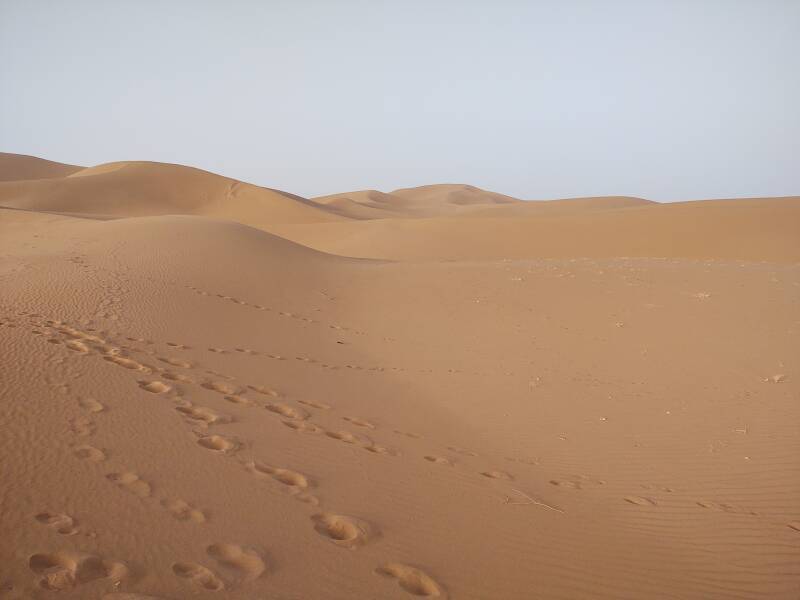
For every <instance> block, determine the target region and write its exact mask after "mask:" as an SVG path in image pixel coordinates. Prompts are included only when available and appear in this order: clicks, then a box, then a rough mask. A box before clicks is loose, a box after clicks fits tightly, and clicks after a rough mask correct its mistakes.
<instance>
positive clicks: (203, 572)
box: [172, 562, 225, 592]
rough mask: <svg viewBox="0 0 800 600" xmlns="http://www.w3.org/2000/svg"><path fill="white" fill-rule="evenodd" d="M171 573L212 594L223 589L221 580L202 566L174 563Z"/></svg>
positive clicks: (223, 585) (189, 563)
mask: <svg viewBox="0 0 800 600" xmlns="http://www.w3.org/2000/svg"><path fill="white" fill-rule="evenodd" d="M172 572H173V573H175V575H177V576H178V577H180V578H181V579H186V580H188V581H191V582H192V583H194V584H195V585H198V586H200V587H201V588H204V589H206V590H211V591H212V592H216V591H219V590H221V589H224V588H225V584H224V583H223V582H222V580H221V579H220V578H219V577H217V576H216V575H215V574H214V572H213V571H212V570H211V569H207V568H206V567H204V566H203V565H198V564H196V563H191V562H176V563H175V564H173V565H172Z"/></svg>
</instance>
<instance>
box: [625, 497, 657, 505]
mask: <svg viewBox="0 0 800 600" xmlns="http://www.w3.org/2000/svg"><path fill="white" fill-rule="evenodd" d="M623 500H625V502H629V503H630V504H635V505H636V506H658V503H657V502H656V501H655V500H653V499H652V498H645V497H644V496H625V497H624V498H623Z"/></svg>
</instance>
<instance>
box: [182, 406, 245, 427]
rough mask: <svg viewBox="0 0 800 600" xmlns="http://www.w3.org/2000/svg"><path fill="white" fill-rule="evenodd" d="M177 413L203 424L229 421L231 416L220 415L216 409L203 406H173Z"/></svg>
mask: <svg viewBox="0 0 800 600" xmlns="http://www.w3.org/2000/svg"><path fill="white" fill-rule="evenodd" d="M175 410H177V411H178V412H179V413H181V414H182V415H183V416H184V417H186V418H187V419H188V420H189V421H194V422H199V423H202V424H205V425H216V424H223V423H230V422H231V421H232V419H231V417H229V416H228V415H221V414H219V413H218V412H217V411H215V410H214V409H211V408H206V407H204V406H192V405H189V406H178V407H176V408H175Z"/></svg>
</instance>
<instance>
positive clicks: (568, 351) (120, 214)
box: [0, 163, 800, 600]
mask: <svg viewBox="0 0 800 600" xmlns="http://www.w3.org/2000/svg"><path fill="white" fill-rule="evenodd" d="M231 187H233V193H229V190H230V189H231ZM237 188H239V190H240V191H238V192H237V191H236V190H237ZM0 189H1V190H2V192H0V193H2V194H3V195H2V200H0V205H5V206H6V208H0V290H2V293H0V348H2V349H3V350H2V352H3V354H2V364H3V372H2V376H0V423H2V425H3V435H2V436H0V471H1V472H2V474H3V486H2V493H1V494H0V502H1V503H0V511H1V514H2V519H0V540H3V542H2V543H0V590H2V593H0V596H2V597H3V598H13V599H15V600H17V599H23V598H25V599H27V598H34V599H42V600H44V599H47V598H56V597H57V598H66V599H81V600H83V599H93V598H98V599H100V598H102V599H103V600H133V599H138V598H146V597H155V598H160V599H167V600H170V599H171V600H178V599H180V598H189V597H191V598H201V599H206V598H208V599H212V598H233V599H242V600H245V599H252V598H280V599H286V600H288V599H294V598H313V599H334V600H337V599H342V600H344V599H352V598H381V599H397V600H401V599H404V598H406V599H410V598H415V597H428V598H439V599H444V598H449V599H462V598H463V599H468V600H487V599H488V600H516V599H520V600H523V599H526V600H527V599H529V598H544V599H550V598H553V599H555V598H570V599H573V598H575V599H579V598H586V599H596V598H601V599H602V598H608V599H618V598H682V599H704V600H705V599H708V598H714V599H740V598H752V599H761V598H786V599H790V598H796V597H797V589H798V588H797V582H798V581H800V512H798V507H800V477H798V470H799V469H800V459H798V457H800V433H799V432H798V428H797V423H798V422H799V419H800V408H798V404H797V397H798V392H800V388H798V381H800V371H798V365H797V359H796V358H795V357H797V356H800V342H798V328H797V325H798V300H800V298H799V297H798V290H800V266H798V254H797V253H798V250H797V246H798V239H797V238H798V236H797V233H796V232H797V231H798V230H800V229H798V227H797V213H798V200H797V199H761V200H741V201H732V200H731V201H711V202H690V203H682V204H676V205H660V204H649V203H647V202H646V201H639V200H637V199H625V198H615V199H579V200H569V201H566V200H565V201H555V202H554V203H553V204H549V203H541V206H539V205H538V204H526V203H522V202H510V203H506V202H504V201H501V202H492V201H491V200H487V201H485V202H484V201H483V200H480V201H476V202H475V203H473V204H468V205H461V206H467V209H464V210H461V209H458V208H455V206H456V205H457V204H458V202H462V201H463V198H460V197H459V196H458V195H457V196H456V202H455V203H454V202H451V200H452V197H449V196H448V195H447V194H448V193H449V192H448V193H445V194H444V196H440V200H431V203H432V204H434V205H437V206H434V207H433V208H431V209H430V210H431V211H432V212H434V213H436V214H438V215H445V214H446V216H420V213H422V212H424V211H425V210H427V209H425V202H426V201H424V200H421V199H413V200H410V201H408V202H405V201H402V202H399V204H398V203H397V202H398V201H397V200H395V193H394V192H393V193H392V194H387V195H386V196H390V197H388V198H386V197H383V196H380V195H379V196H375V195H374V194H372V193H362V194H358V195H356V196H355V198H351V202H350V203H345V202H339V201H338V200H336V199H334V200H332V201H328V200H320V199H317V200H316V201H315V202H314V203H310V202H309V201H306V200H304V199H302V198H299V197H296V196H293V195H291V194H287V193H283V192H277V191H273V190H267V189H265V188H258V187H256V186H248V185H247V184H238V183H237V182H235V181H234V180H229V179H227V178H223V177H219V176H216V175H212V174H208V173H204V172H202V171H196V170H193V169H189V168H186V167H177V166H173V165H157V164H153V163H113V164H111V165H102V166H101V167H94V168H91V169H86V170H84V171H79V172H75V173H73V174H71V175H70V176H68V177H61V178H59V179H53V180H43V181H36V180H34V181H26V182H22V183H19V182H13V183H10V184H3V187H2V188H0ZM427 193H428V192H427V191H425V192H424V193H422V192H421V194H422V195H421V196H420V197H426V196H425V194H427ZM413 195H414V194H413V193H410V192H409V193H406V192H404V193H403V194H400V195H399V196H398V198H399V200H403V198H402V196H405V197H406V200H407V199H408V197H409V196H413ZM441 198H443V199H441ZM448 198H450V199H449V200H448ZM317 203H319V204H317ZM370 203H372V205H370ZM381 203H384V204H386V205H387V207H381ZM451 204H452V206H448V205H451ZM354 205H357V206H354ZM331 207H339V209H341V210H340V212H338V213H336V212H333V209H332V208H331ZM442 207H444V208H442ZM357 211H362V212H361V213H360V216H358V215H357V214H356V213H357ZM370 211H374V212H370ZM378 211H380V212H378ZM446 211H449V212H446ZM480 211H485V215H484V214H481V212H480ZM392 212H397V213H398V216H397V217H394V218H392V217H388V216H385V214H384V213H386V214H389V213H392ZM55 213H59V214H55ZM66 213H69V215H71V216H68V215H67V214H66ZM169 213H173V214H169ZM175 213H181V214H175ZM342 213H344V214H342ZM377 214H381V215H382V216H380V217H376V216H374V215H377ZM370 215H373V216H370ZM98 217H102V218H98ZM288 238H292V239H288ZM319 249H323V250H325V251H326V252H321V251H319ZM559 253H560V255H559V256H555V257H553V256H552V255H558V254H559ZM348 254H354V255H358V256H363V257H368V258H351V257H348V256H344V255H348ZM637 254H638V257H637ZM373 257H383V258H391V259H393V260H391V261H387V260H378V259H375V258H373ZM626 257H627V258H626ZM406 259H413V260H406ZM445 259H446V260H445Z"/></svg>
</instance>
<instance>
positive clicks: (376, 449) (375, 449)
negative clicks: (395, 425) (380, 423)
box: [362, 442, 399, 456]
mask: <svg viewBox="0 0 800 600" xmlns="http://www.w3.org/2000/svg"><path fill="white" fill-rule="evenodd" d="M362 447H363V448H364V450H366V451H367V452H372V453H373V454H386V455H388V456H399V453H398V452H397V450H392V449H391V448H387V447H386V446H380V445H378V444H376V443H374V442H368V443H366V444H363V445H362Z"/></svg>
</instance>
